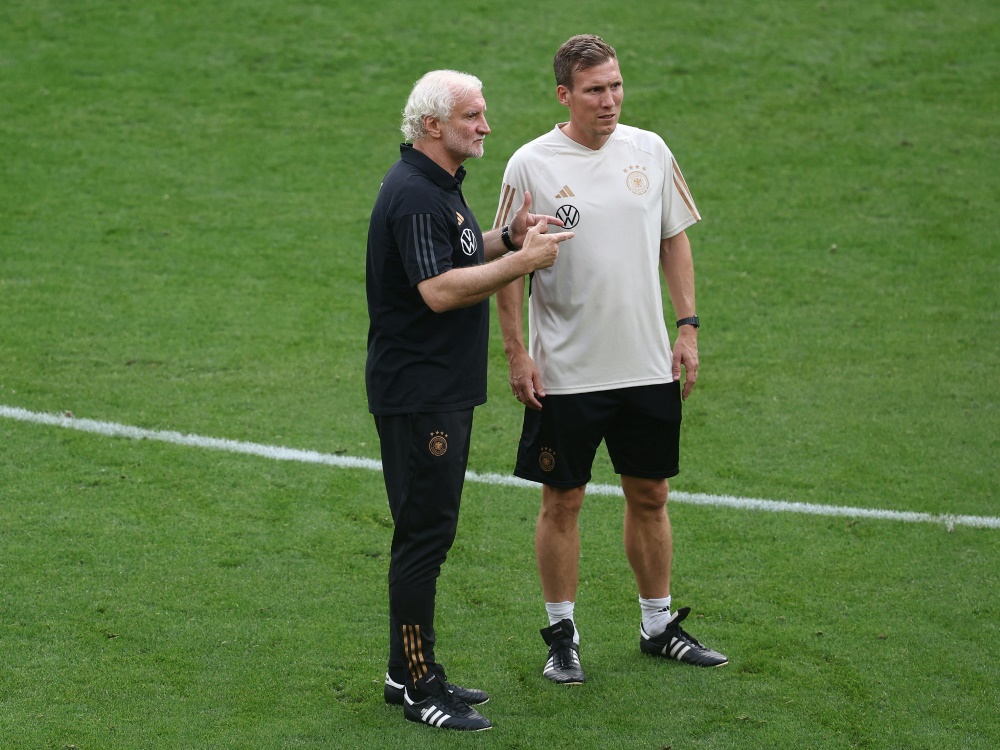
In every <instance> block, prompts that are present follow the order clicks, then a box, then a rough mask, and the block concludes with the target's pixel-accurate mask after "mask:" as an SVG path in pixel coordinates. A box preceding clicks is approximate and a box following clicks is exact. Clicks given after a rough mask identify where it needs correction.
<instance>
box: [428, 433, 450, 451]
mask: <svg viewBox="0 0 1000 750" xmlns="http://www.w3.org/2000/svg"><path fill="white" fill-rule="evenodd" d="M427 450H429V451H430V452H431V455H432V456H443V455H444V454H445V453H447V452H448V436H447V435H446V434H445V433H443V432H432V433H431V441H430V442H429V443H428V444H427Z"/></svg>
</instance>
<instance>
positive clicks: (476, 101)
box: [451, 91, 486, 115]
mask: <svg viewBox="0 0 1000 750" xmlns="http://www.w3.org/2000/svg"><path fill="white" fill-rule="evenodd" d="M485 111H486V98H485V97H484V96H483V93H482V92H481V91H469V92H468V93H466V94H465V96H464V97H463V98H461V99H459V100H458V101H457V102H455V106H454V107H452V109H451V113H452V114H453V115H466V114H472V113H478V112H485Z"/></svg>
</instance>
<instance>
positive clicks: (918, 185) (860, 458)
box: [0, 0, 1000, 750]
mask: <svg viewBox="0 0 1000 750" xmlns="http://www.w3.org/2000/svg"><path fill="white" fill-rule="evenodd" d="M583 31H591V32H595V33H599V34H601V35H602V36H603V37H604V38H605V39H607V40H608V41H609V42H610V43H611V44H613V45H614V46H616V47H617V49H618V52H619V56H620V60H621V66H622V71H623V74H624V77H625V89H626V98H625V105H624V116H623V121H624V122H627V123H629V124H633V125H637V126H640V127H645V128H649V129H652V130H656V131H657V132H659V133H661V134H662V135H663V136H664V137H665V139H666V140H667V142H668V144H670V146H671V147H672V149H673V150H674V152H675V154H676V155H677V157H678V160H679V162H680V164H681V167H682V168H683V169H684V173H685V176H686V177H687V180H688V182H689V184H690V185H691V188H692V190H693V192H694V195H695V198H696V199H697V201H698V205H699V208H700V210H701V212H702V214H703V216H704V217H705V220H704V221H703V222H702V223H701V224H700V225H699V226H698V227H696V228H693V229H692V230H690V231H689V235H690V237H691V239H692V243H693V246H694V250H695V256H696V268H697V274H698V312H699V315H700V316H701V318H702V321H703V324H704V326H703V329H702V333H701V335H700V341H701V357H702V371H701V376H700V379H699V384H698V387H697V389H696V391H695V394H694V395H693V396H692V398H691V399H689V400H688V402H687V405H686V407H685V409H686V410H685V434H684V443H683V445H682V473H681V475H680V476H679V477H678V478H677V479H676V480H673V481H672V487H673V488H674V489H675V490H676V491H678V492H680V493H690V494H703V495H709V496H722V495H729V496H738V497H750V498H764V499H771V500H777V501H787V502H801V503H810V504H820V505H834V506H851V507H857V508H863V509H873V510H886V511H902V512H907V511H913V512H916V513H925V514H931V515H933V516H945V515H972V516H981V517H985V518H996V517H997V516H1000V505H998V502H997V496H998V488H1000V470H998V457H1000V437H998V435H1000V413H998V407H1000V388H998V386H997V383H998V382H1000V301H998V293H997V290H998V288H1000V229H998V224H997V222H996V220H995V216H994V214H995V210H996V206H997V205H998V203H1000V178H998V176H997V173H998V170H997V154H998V146H1000V136H998V130H997V122H998V117H1000V49H998V47H997V44H996V40H997V39H998V38H1000V6H997V5H996V4H995V3H989V2H985V0H978V1H973V0H959V1H958V2H952V3H947V4H946V3H943V2H934V1H932V0H914V1H913V2H888V1H883V2H860V0H847V1H845V2H843V3H826V2H797V1H796V2H789V3H783V4H778V3H759V2H743V1H736V2H732V3H709V2H704V1H702V0H686V1H682V2H672V3H664V4H662V5H661V6H658V8H657V10H655V11H653V10H651V9H650V4H649V3H645V2H639V1H638V0H625V1H624V2H620V3H617V4H615V5H614V6H608V5H607V4H606V3H597V2H594V1H593V0H581V1H580V2H576V3H574V4H573V5H572V7H571V8H568V9H567V8H566V7H565V6H560V5H556V4H548V3H541V4H534V5H529V6H523V7H521V6H518V7H502V6H499V5H491V4H488V3H474V4H467V5H457V4H455V5H451V4H431V3H420V2H416V3H402V2H397V0H389V1H388V2H386V3H382V4H378V5H377V6H376V5H367V4H356V3H347V2H342V3H341V2H323V1H321V0H316V1H315V2H297V1H293V0H277V1H272V2H263V0H234V1H233V2H229V3H208V2H204V1H203V0H202V1H198V0H175V2H172V3H166V2H162V0H145V1H144V2H142V3H130V2H125V1H124V0H117V1H112V0H75V1H74V2H70V1H69V0H33V1H32V2H27V0H8V1H7V2H5V3H3V4H2V6H0V102H2V104H0V113H2V116H0V407H7V408H8V409H23V410H28V411H29V412H31V413H35V414H56V415H61V414H65V413H67V412H69V413H72V414H73V415H75V417H76V418H87V419H93V420H103V421H108V422H114V423H120V424H126V425H134V426H137V427H140V428H144V429H147V430H175V431H179V432H182V433H190V434H194V435H201V436H206V437H214V438H227V439H232V440H239V441H250V442H254V443H260V444H264V445H273V446H289V447H292V448H297V449H302V450H310V451H318V452H320V453H322V454H327V455H330V456H340V457H358V458H365V459H373V458H377V457H378V446H377V441H376V437H375V433H374V429H373V427H372V423H371V419H370V417H369V415H368V414H367V412H366V407H365V398H364V380H363V365H364V357H365V351H364V350H365V337H366V331H367V315H366V311H365V302H364V283H363V282H364V261H363V259H364V244H365V233H366V228H367V220H368V213H369V211H370V208H371V204H372V201H373V199H374V195H375V192H376V191H377V189H378V185H379V182H380V180H381V177H382V175H383V174H384V172H385V170H386V169H387V168H388V166H389V165H390V164H391V163H392V162H393V161H394V160H395V158H396V156H397V153H398V152H397V144H398V142H399V139H400V136H399V132H398V113H399V111H400V109H401V107H402V105H403V102H404V100H405V97H406V94H407V93H408V91H409V88H410V86H411V85H412V83H413V81H414V80H415V79H416V78H418V77H419V76H420V75H421V74H422V73H423V72H425V71H426V70H428V69H431V68H439V67H453V68H459V69H464V70H468V71H470V72H473V73H475V74H476V75H478V76H479V77H480V78H482V79H483V81H484V83H485V94H486V97H487V101H488V104H489V112H488V115H489V120H490V125H491V127H492V128H493V133H492V134H491V136H490V137H489V139H488V140H487V144H486V156H485V158H484V159H482V160H479V161H476V162H472V163H470V164H468V165H467V166H468V168H469V172H470V176H469V179H468V180H467V182H466V188H467V189H466V195H467V196H468V198H469V200H470V203H471V204H472V206H473V207H474V208H475V209H476V212H477V215H478V217H479V219H480V222H481V223H483V224H484V225H488V224H489V223H490V222H491V221H492V217H493V214H494V211H495V206H496V198H497V193H498V187H499V183H500V178H501V175H502V172H503V167H504V164H505V162H506V159H507V157H508V156H509V155H510V154H511V153H512V152H513V151H514V149H515V148H517V147H518V146H519V145H520V144H521V143H523V142H525V141H527V140H529V139H530V138H533V137H534V136H536V135H538V134H539V133H541V132H543V131H545V130H547V129H548V128H550V127H551V125H552V123H553V122H555V121H557V120H558V119H560V118H561V117H562V115H563V111H562V110H561V108H560V107H559V106H558V105H557V104H556V102H555V100H554V95H553V89H554V86H553V83H552V81H551V67H550V63H551V56H552V54H553V52H554V51H555V49H556V47H557V46H558V45H559V44H560V43H561V42H562V41H564V40H565V38H567V37H568V36H570V35H571V34H574V33H579V32H583ZM492 335H493V339H492V343H491V361H490V381H489V385H490V395H491V398H490V401H489V402H488V404H487V405H485V406H484V407H482V408H480V409H479V410H478V411H477V416H476V433H475V436H474V439H473V446H472V455H471V460H470V468H471V469H472V470H474V471H476V472H481V473H496V474H509V472H510V470H511V466H512V461H513V453H514V447H515V444H516V437H517V434H518V428H519V423H520V414H519V412H518V410H517V408H516V404H515V403H514V402H513V400H512V399H511V398H510V397H509V395H508V394H509V389H508V388H507V386H506V364H505V361H504V358H503V352H502V347H501V346H500V340H499V327H498V326H497V325H496V323H495V320H494V325H493V327H492ZM595 481H598V482H601V483H613V482H614V481H615V478H614V475H613V473H612V471H611V468H610V465H609V463H608V462H607V460H606V458H603V457H602V458H601V459H600V461H599V465H598V467H597V471H596V475H595ZM537 503H538V497H537V492H536V491H535V490H533V489H525V488H519V487H511V486H494V485H490V484H483V483H478V482H476V483H470V484H469V485H468V486H467V490H466V494H465V500H464V505H463V515H462V520H461V525H460V529H459V534H458V541H457V543H456V545H455V548H454V550H453V551H452V553H451V555H450V557H449V561H448V563H447V565H446V566H445V569H444V573H443V576H442V580H441V585H440V595H439V623H438V625H439V630H440V633H439V641H440V656H441V658H442V660H443V662H444V663H445V666H446V667H447V668H448V670H449V675H450V676H451V677H453V678H454V679H456V680H457V681H463V682H466V683H469V684H472V683H475V684H476V685H477V686H482V687H483V688H485V689H487V690H489V691H490V692H491V694H492V695H493V700H492V701H491V702H490V703H489V704H488V705H487V706H486V707H485V708H484V713H485V714H486V715H487V716H489V717H490V719H491V720H492V721H493V722H494V724H495V725H496V726H495V728H494V729H493V730H492V731H491V732H488V733H485V734H482V735H477V736H473V737H468V736H461V735H458V736H456V735H453V734H450V733H441V732H437V733H435V732H433V731H432V730H430V729H427V728H425V727H420V726H416V725H412V724H408V723H407V722H404V721H403V719H402V717H401V716H400V715H399V713H400V712H399V710H398V709H392V708H389V707H387V706H385V705H384V704H383V703H382V700H381V689H380V680H381V676H382V673H383V671H382V670H383V666H384V656H385V642H386V636H387V633H386V630H387V624H386V613H385V609H386V604H385V571H386V565H387V557H388V547H389V539H390V533H391V530H390V529H391V524H390V522H389V520H388V519H387V516H388V511H387V508H386V503H385V496H384V488H383V486H382V483H381V476H380V475H379V474H378V472H376V471H372V470H370V469H365V468H336V467H331V466H329V465H321V464H308V463H302V462H297V461H275V460H273V459H269V458H266V457H262V456H255V455H242V454H235V453H227V452H220V451H213V450H206V449H203V448H199V447H197V446H193V445H175V444H169V443H164V442H160V441H158V440H153V439H128V438H122V437H113V436H108V435H99V434H94V433H86V432H80V431H76V430H66V429H60V428H59V427H57V426H50V425H44V424H39V423H35V422H29V421H23V420H20V419H12V418H7V417H3V418H0V592H2V594H0V665H2V668H0V746H2V747H11V748H19V749H20V748H24V749H28V750H36V749H41V748H45V749H49V748H52V749H56V748H77V749H79V750H103V749H107V748H122V749H129V750H131V749H134V748H152V747H157V748H192V749H194V748H313V747H315V748H319V747H359V748H380V747H392V748H415V747H420V746H425V745H426V744H428V743H431V742H433V743H435V744H436V745H437V746H439V747H444V748H452V747H466V746H469V745H470V744H475V745H476V746H477V747H484V748H486V747H488V748H505V749H506V748H516V749H522V750H533V749H534V748H556V749H559V748H566V749H567V750H568V749H569V748H572V749H573V750H578V749H581V748H622V749H623V750H624V749H626V748H628V749H629V750H631V749H633V748H638V749H640V750H662V749H663V748H673V749H674V750H681V749H682V748H683V749H686V748H720V749H721V748H746V747H750V748H756V747H762V748H763V747H768V748H770V747H774V748H855V747H860V748H887V749H888V748H927V749H928V750H929V749H930V748H935V749H937V748H941V747H948V748H952V747H955V748H989V747H994V746H996V745H997V744H998V743H1000V726H998V721H997V719H996V707H997V705H998V704H1000V668H998V666H997V663H998V658H1000V628H998V625H997V622H998V619H1000V606H998V601H1000V572H998V571H1000V530H997V529H996V528H991V527H986V528H974V527H969V526H963V525H961V524H959V525H947V524H945V523H936V524H935V523H904V522H901V521H895V520H879V519H874V518H851V517H826V516H812V515H803V514H796V513H768V512H760V511H753V510H749V509H745V508H733V507H713V506H701V505H693V504H690V503H684V502H676V503H674V504H673V505H672V510H671V518H672V520H673V523H674V532H675V543H676V548H677V555H676V560H675V566H674V591H673V594H674V599H675V601H676V602H677V603H678V604H679V605H685V604H687V605H690V606H692V607H693V608H694V614H693V618H696V619H693V621H692V622H691V627H690V630H691V632H692V633H693V634H694V635H696V636H697V637H699V638H700V639H702V640H703V641H704V642H706V643H707V644H708V645H711V646H713V647H716V648H718V649H720V650H722V651H724V652H725V653H727V654H728V655H729V656H730V659H731V664H730V666H728V667H726V668H725V669H723V670H712V671H708V670H695V669H687V668H684V667H682V666H680V665H675V664H665V663H658V662H654V661H653V660H650V659H648V658H643V657H641V655H640V654H639V653H638V649H637V647H636V646H637V643H636V640H637V629H638V627H637V626H638V605H637V604H636V602H635V591H634V583H633V582H632V579H631V575H630V572H629V570H628V567H627V564H626V562H625V559H624V554H623V553H622V551H621V510H622V509H621V501H620V500H618V499H616V498H614V497H607V496H600V497H597V496H595V497H592V498H591V499H590V500H589V502H588V505H587V509H586V511H585V513H584V518H583V520H582V525H583V538H584V550H583V559H582V570H581V590H580V597H579V605H578V622H579V626H580V629H581V632H582V634H583V645H582V651H581V653H582V658H583V660H584V666H585V667H586V668H587V671H588V676H589V677H590V680H589V682H588V683H587V685H585V686H583V687H582V688H580V689H575V690H561V689H557V688H556V686H553V685H550V684H548V683H547V681H545V680H544V679H543V678H542V677H541V674H540V671H541V667H542V662H543V661H544V646H543V644H542V641H541V639H540V638H539V637H538V633H537V630H538V628H539V627H542V626H543V625H545V624H546V623H545V622H544V612H543V610H542V607H541V601H540V594H539V587H538V583H537V576H536V572H535V568H534V559H533V552H532V535H533V526H534V517H535V514H536V513H537Z"/></svg>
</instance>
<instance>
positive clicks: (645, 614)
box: [639, 596, 670, 635]
mask: <svg viewBox="0 0 1000 750" xmlns="http://www.w3.org/2000/svg"><path fill="white" fill-rule="evenodd" d="M639 606H640V607H641V608H642V627H643V630H645V631H646V635H659V634H660V633H662V632H663V631H664V630H666V629H667V623H668V622H670V597H669V596H665V597H663V598H662V599H643V598H642V597H641V596H640V597H639Z"/></svg>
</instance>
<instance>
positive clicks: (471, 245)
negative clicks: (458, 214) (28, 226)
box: [462, 227, 476, 255]
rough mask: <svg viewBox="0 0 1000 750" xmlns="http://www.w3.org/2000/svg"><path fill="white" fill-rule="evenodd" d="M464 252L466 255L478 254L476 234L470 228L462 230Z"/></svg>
mask: <svg viewBox="0 0 1000 750" xmlns="http://www.w3.org/2000/svg"><path fill="white" fill-rule="evenodd" d="M462 252H463V253H465V254H466V255H475V254H476V233H475V232H473V231H472V230H471V229H469V228H468V227H466V228H465V229H463V230H462Z"/></svg>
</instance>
